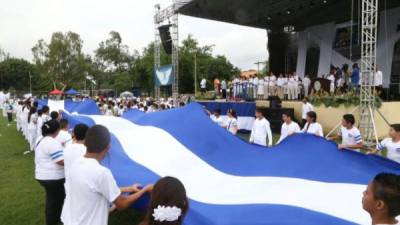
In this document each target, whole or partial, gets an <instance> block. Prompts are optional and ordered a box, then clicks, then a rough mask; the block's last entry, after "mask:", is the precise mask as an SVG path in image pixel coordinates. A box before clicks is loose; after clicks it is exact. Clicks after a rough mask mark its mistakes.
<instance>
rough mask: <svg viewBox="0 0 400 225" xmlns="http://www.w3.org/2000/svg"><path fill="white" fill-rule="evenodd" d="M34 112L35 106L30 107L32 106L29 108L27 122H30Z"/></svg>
mask: <svg viewBox="0 0 400 225" xmlns="http://www.w3.org/2000/svg"><path fill="white" fill-rule="evenodd" d="M35 113H36V107H32V108H31V109H30V110H29V115H28V123H30V122H31V117H32V114H35Z"/></svg>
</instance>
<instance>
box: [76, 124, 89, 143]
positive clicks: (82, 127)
mask: <svg viewBox="0 0 400 225" xmlns="http://www.w3.org/2000/svg"><path fill="white" fill-rule="evenodd" d="M88 129H89V127H88V126H87V125H86V124H83V123H80V124H77V125H76V126H75V127H74V131H73V133H74V137H75V139H76V140H77V141H83V140H85V137H86V132H87V130H88Z"/></svg>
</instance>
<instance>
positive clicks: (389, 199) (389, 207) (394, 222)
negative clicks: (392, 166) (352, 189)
mask: <svg viewBox="0 0 400 225" xmlns="http://www.w3.org/2000/svg"><path fill="white" fill-rule="evenodd" d="M399 202H400V176H399V175H396V174H392V173H380V174H378V175H376V176H375V177H374V179H373V180H372V181H371V182H369V184H368V186H367V189H366V190H365V191H364V193H363V197H362V206H363V209H364V210H365V211H366V212H368V213H369V214H370V216H371V220H372V223H371V224H372V225H400V221H399V220H398V219H396V217H398V216H399V215H400V204H399Z"/></svg>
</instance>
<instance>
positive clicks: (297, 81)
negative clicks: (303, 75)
mask: <svg viewBox="0 0 400 225" xmlns="http://www.w3.org/2000/svg"><path fill="white" fill-rule="evenodd" d="M293 79H294V81H295V82H296V85H295V86H294V96H295V99H294V100H298V99H299V84H300V78H299V76H298V75H297V73H296V72H293Z"/></svg>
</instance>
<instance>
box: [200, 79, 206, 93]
mask: <svg viewBox="0 0 400 225" xmlns="http://www.w3.org/2000/svg"><path fill="white" fill-rule="evenodd" d="M206 87H207V80H206V78H204V77H203V79H201V81H200V91H201V93H203V94H204V93H206Z"/></svg>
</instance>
